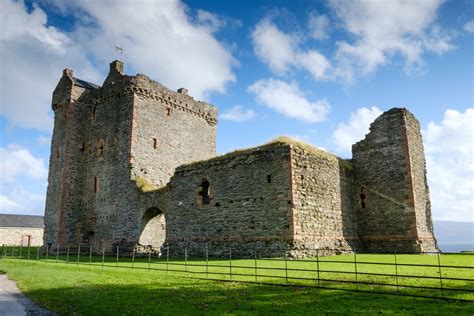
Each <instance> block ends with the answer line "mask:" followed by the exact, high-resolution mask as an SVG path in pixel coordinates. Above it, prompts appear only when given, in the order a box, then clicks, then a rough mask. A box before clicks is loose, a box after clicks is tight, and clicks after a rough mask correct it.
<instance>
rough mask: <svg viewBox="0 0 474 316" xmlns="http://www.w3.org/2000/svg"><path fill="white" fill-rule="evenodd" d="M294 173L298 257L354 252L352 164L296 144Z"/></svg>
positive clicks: (296, 253)
mask: <svg viewBox="0 0 474 316" xmlns="http://www.w3.org/2000/svg"><path fill="white" fill-rule="evenodd" d="M291 170H292V179H293V180H292V192H293V201H294V203H293V221H294V226H295V231H294V239H295V240H294V251H293V252H294V253H295V255H294V256H316V255H324V254H328V253H344V252H352V250H353V249H354V248H355V247H356V246H357V226H356V224H357V221H356V216H355V215H356V214H355V212H353V205H354V192H353V188H354V183H353V177H352V171H351V170H352V165H351V164H350V162H348V161H345V160H342V159H340V158H337V157H336V156H334V155H332V154H330V153H327V152H325V151H322V150H318V149H316V148H314V147H311V146H307V145H306V146H304V145H300V144H297V143H296V144H295V145H292V149H291Z"/></svg>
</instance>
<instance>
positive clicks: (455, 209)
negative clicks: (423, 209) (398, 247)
mask: <svg viewBox="0 0 474 316" xmlns="http://www.w3.org/2000/svg"><path fill="white" fill-rule="evenodd" d="M472 122H474V108H469V109H467V110H465V111H464V112H459V111H456V110H447V111H446V112H445V113H444V117H443V120H442V121H441V122H439V123H436V122H430V123H429V124H428V126H427V128H426V129H425V130H423V137H424V144H425V153H426V165H427V172H428V183H429V186H430V196H431V205H432V212H433V217H434V218H435V219H439V220H454V221H474V127H473V125H472Z"/></svg>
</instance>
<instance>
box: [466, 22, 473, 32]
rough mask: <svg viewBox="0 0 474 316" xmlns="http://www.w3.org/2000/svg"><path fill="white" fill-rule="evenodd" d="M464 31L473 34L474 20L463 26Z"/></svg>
mask: <svg viewBox="0 0 474 316" xmlns="http://www.w3.org/2000/svg"><path fill="white" fill-rule="evenodd" d="M464 30H465V31H466V32H469V33H474V19H472V20H470V21H469V22H467V23H466V24H464Z"/></svg>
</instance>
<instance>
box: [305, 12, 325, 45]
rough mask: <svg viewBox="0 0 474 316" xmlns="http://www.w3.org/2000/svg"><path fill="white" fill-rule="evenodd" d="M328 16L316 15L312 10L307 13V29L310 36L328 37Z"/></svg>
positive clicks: (315, 37) (318, 38)
mask: <svg viewBox="0 0 474 316" xmlns="http://www.w3.org/2000/svg"><path fill="white" fill-rule="evenodd" d="M328 28H329V18H328V17H327V16H326V15H324V14H321V15H318V14H317V13H316V12H314V11H312V12H310V14H309V20H308V29H309V31H310V35H311V37H312V38H314V39H316V40H325V39H327V38H328Z"/></svg>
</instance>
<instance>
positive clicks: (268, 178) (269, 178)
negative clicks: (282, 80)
mask: <svg viewBox="0 0 474 316" xmlns="http://www.w3.org/2000/svg"><path fill="white" fill-rule="evenodd" d="M267 183H272V175H271V174H269V175H268V176H267Z"/></svg>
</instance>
